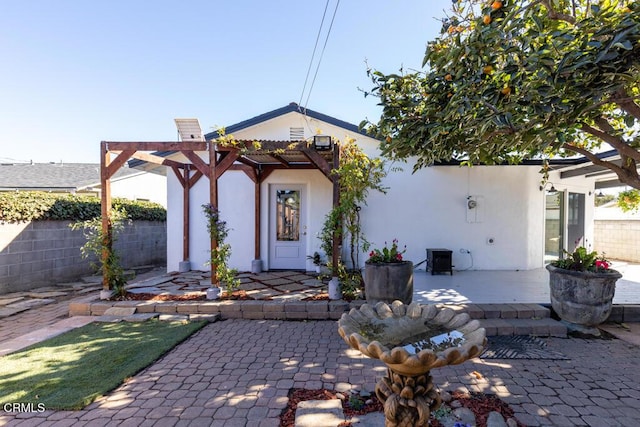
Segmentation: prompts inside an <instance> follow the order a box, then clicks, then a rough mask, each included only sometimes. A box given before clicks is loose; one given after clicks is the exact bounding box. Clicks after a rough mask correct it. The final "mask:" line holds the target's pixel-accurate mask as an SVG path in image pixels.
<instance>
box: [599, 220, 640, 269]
mask: <svg viewBox="0 0 640 427" xmlns="http://www.w3.org/2000/svg"><path fill="white" fill-rule="evenodd" d="M593 237H594V249H595V250H597V251H598V252H604V253H605V254H606V257H607V258H609V259H615V260H621V261H628V262H634V263H640V220H597V221H595V224H594V236H593Z"/></svg>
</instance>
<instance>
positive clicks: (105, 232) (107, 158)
mask: <svg viewBox="0 0 640 427" xmlns="http://www.w3.org/2000/svg"><path fill="white" fill-rule="evenodd" d="M110 163H111V155H110V153H109V150H108V147H107V143H106V142H105V141H102V142H100V186H101V190H102V191H101V192H100V213H101V215H102V264H103V265H105V264H106V263H107V259H108V258H109V254H110V253H111V250H112V249H113V230H112V227H111V179H110V178H111V177H110V175H109V172H108V168H109V164H110ZM102 290H103V292H102V293H101V295H100V297H101V298H102V297H103V296H106V298H102V299H107V298H109V297H110V296H111V286H110V283H109V280H108V277H107V275H106V274H104V272H103V274H102Z"/></svg>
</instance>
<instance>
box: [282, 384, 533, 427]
mask: <svg viewBox="0 0 640 427" xmlns="http://www.w3.org/2000/svg"><path fill="white" fill-rule="evenodd" d="M343 394H344V395H345V396H349V393H343ZM451 396H452V397H453V399H454V400H457V401H458V402H460V404H462V406H463V407H465V408H468V409H470V410H471V411H472V412H473V413H474V414H475V416H476V422H477V426H478V427H486V426H487V418H488V417H489V413H490V412H492V411H496V412H499V413H500V414H502V416H503V417H504V418H505V420H506V419H508V418H513V410H512V409H511V408H510V407H509V405H507V404H506V403H505V402H503V401H502V400H500V398H499V397H497V396H495V395H492V394H484V393H463V392H459V391H454V392H452V393H451ZM337 398H338V397H337V393H336V392H335V391H333V390H327V389H319V390H306V389H302V388H293V389H291V390H289V403H288V404H287V407H286V408H285V409H284V410H283V411H282V414H280V427H294V425H295V416H296V409H297V407H298V403H300V402H301V401H305V400H329V399H337ZM367 399H370V400H371V401H372V403H371V404H369V405H366V404H365V405H364V406H363V407H362V408H361V409H358V410H356V409H354V408H351V407H350V406H349V399H348V397H347V399H344V400H342V408H343V409H344V413H345V416H346V417H347V419H350V418H351V417H353V416H355V415H364V414H368V413H370V412H382V411H383V406H382V403H380V401H378V398H377V397H376V396H375V395H371V397H369V398H367ZM367 399H363V400H367ZM514 419H515V418H514ZM516 421H517V420H516ZM517 422H518V427H526V426H525V425H524V424H522V423H521V422H519V421H517ZM350 425H351V423H350V422H349V421H345V422H344V423H341V424H340V426H339V427H346V426H350ZM430 426H431V427H442V424H440V422H439V421H438V420H436V419H433V418H432V419H431V423H430Z"/></svg>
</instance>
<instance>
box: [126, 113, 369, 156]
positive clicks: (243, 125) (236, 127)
mask: <svg viewBox="0 0 640 427" xmlns="http://www.w3.org/2000/svg"><path fill="white" fill-rule="evenodd" d="M292 112H298V113H300V114H304V115H307V116H309V117H311V118H314V119H316V120H321V121H323V122H325V123H329V124H331V125H334V126H338V127H341V128H343V129H346V130H348V131H351V132H354V133H358V134H360V135H364V136H369V137H371V136H370V135H368V134H367V132H366V131H364V130H362V129H360V128H359V127H358V126H356V125H354V124H353V123H349V122H345V121H344V120H340V119H337V118H335V117H331V116H328V115H326V114H323V113H319V112H317V111H314V110H311V109H309V108H302V107H300V106H299V105H298V104H297V103H295V102H291V103H289V105H286V106H284V107H281V108H277V109H275V110H272V111H268V112H266V113H263V114H260V115H258V116H255V117H252V118H250V119H247V120H243V121H241V122H239V123H235V124H232V125H229V126H226V127H225V132H226V133H227V134H231V133H233V132H238V131H240V130H243V129H247V128H249V127H251V126H255V125H258V124H260V123H264V122H267V121H269V120H271V119H275V118H276V117H280V116H283V115H285V114H288V113H292ZM219 136H220V135H219V133H218V131H214V132H209V133H207V134H206V135H205V136H204V137H205V140H207V141H210V140H212V139H215V138H218V137H219ZM173 153H175V151H156V152H154V153H153V154H154V155H155V156H160V157H168V156H170V155H171V154H173ZM127 163H128V165H129V167H130V168H138V167H141V166H143V165H145V164H147V162H145V161H144V160H138V159H132V160H129V161H128V162H127Z"/></svg>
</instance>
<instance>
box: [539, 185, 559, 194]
mask: <svg viewBox="0 0 640 427" xmlns="http://www.w3.org/2000/svg"><path fill="white" fill-rule="evenodd" d="M549 184H551V188H549V189H548V190H547V191H548V192H549V193H550V194H554V193H557V192H558V190H556V187H555V186H554V185H553V183H552V182H547V183H546V184H544V185H541V186H540V191H543V190H545V189H546V188H547V185H549Z"/></svg>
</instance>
